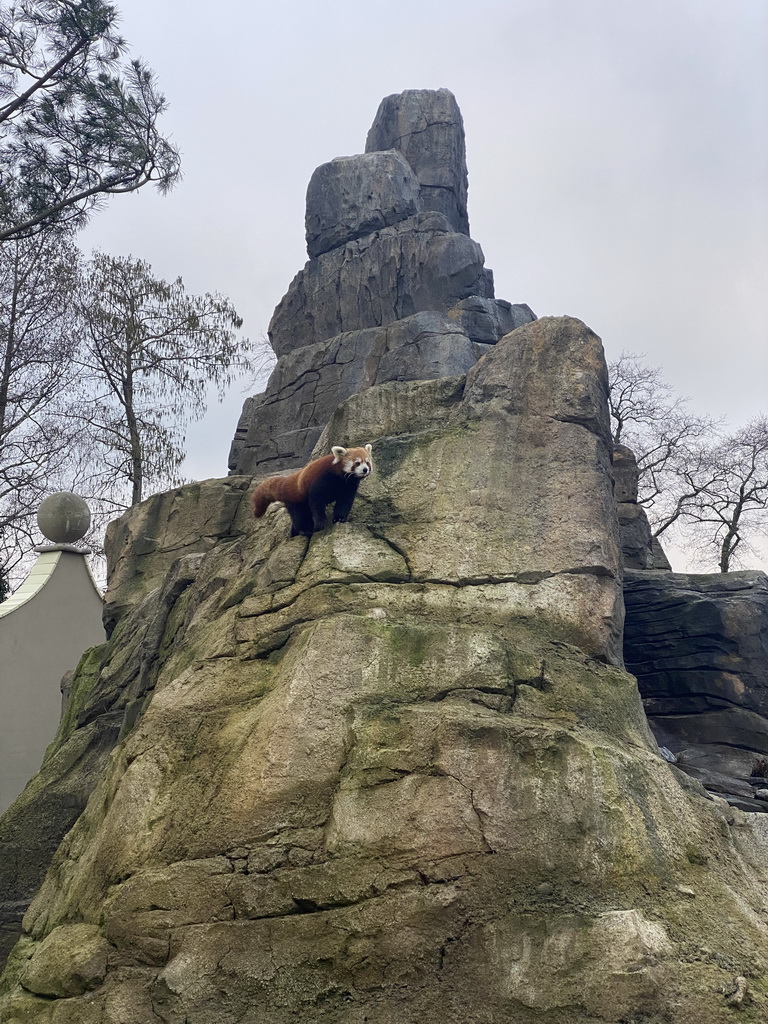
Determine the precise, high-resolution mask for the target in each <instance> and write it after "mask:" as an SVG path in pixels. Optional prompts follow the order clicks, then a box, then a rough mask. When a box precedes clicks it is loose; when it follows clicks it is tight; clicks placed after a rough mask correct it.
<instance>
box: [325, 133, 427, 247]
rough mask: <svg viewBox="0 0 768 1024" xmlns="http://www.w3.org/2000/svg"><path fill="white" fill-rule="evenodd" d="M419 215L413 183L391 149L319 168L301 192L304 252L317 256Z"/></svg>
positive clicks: (400, 158)
mask: <svg viewBox="0 0 768 1024" xmlns="http://www.w3.org/2000/svg"><path fill="white" fill-rule="evenodd" d="M420 212H421V201H420V198H419V182H418V181H417V179H416V177H415V175H414V173H413V171H412V170H411V168H410V166H409V165H408V163H407V161H406V160H405V159H404V157H403V156H402V155H401V154H400V153H398V152H396V151H395V150H391V151H389V152H387V153H365V154H363V155H361V156H342V157H337V158H336V159H335V160H331V161H330V163H327V164H321V165H320V166H319V167H318V168H317V170H316V171H315V172H314V174H313V175H312V177H311V178H310V179H309V186H308V188H307V214H306V229H307V252H308V254H309V255H310V256H320V255H321V254H322V253H324V252H329V251H330V250H331V249H336V248H338V246H340V245H343V244H344V243H345V242H351V241H353V240H354V239H356V238H360V237H362V236H363V235H369V234H371V233H372V232H374V231H378V230H380V229H381V228H386V227H390V225H392V224H397V223H398V222H399V221H402V220H406V219H407V218H408V217H412V216H413V215H414V214H417V213H420Z"/></svg>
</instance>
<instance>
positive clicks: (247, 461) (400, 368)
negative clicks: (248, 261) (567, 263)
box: [229, 89, 535, 473]
mask: <svg viewBox="0 0 768 1024" xmlns="http://www.w3.org/2000/svg"><path fill="white" fill-rule="evenodd" d="M466 183H467V170H466V160H465V154H464V128H463V124H462V121H461V114H460V112H459V109H458V106H457V105H456V100H455V99H454V98H453V96H452V95H451V93H449V92H448V91H447V90H446V89H439V90H435V91H418V90H416V91H410V92H406V93H403V94H402V95H400V96H390V97H388V98H387V99H386V100H384V102H383V103H382V105H381V107H380V109H379V113H378V115H377V118H376V121H375V122H374V126H373V127H372V129H371V131H370V133H369V136H368V145H367V152H366V153H365V154H363V155H361V156H352V157H341V158H338V159H336V160H332V161H330V162H329V163H327V164H323V165H322V166H320V167H318V169H317V170H316V171H315V173H314V174H313V175H312V178H311V180H310V183H309V189H308V191H307V212H306V233H307V250H308V253H309V255H310V257H311V258H310V260H309V262H308V263H307V264H306V265H305V266H304V268H303V270H301V271H300V272H299V273H298V274H297V275H296V277H295V279H294V280H293V282H292V283H291V286H290V288H289V289H288V292H287V294H286V295H285V296H284V298H283V299H282V300H281V302H280V303H279V304H278V306H277V308H276V310H275V313H274V316H273V317H272V321H271V323H270V326H269V339H270V343H271V345H272V347H273V349H274V351H275V353H276V355H277V356H278V363H277V366H276V368H275V371H274V373H273V375H272V377H271V378H270V381H269V383H268V385H267V389H266V391H265V393H264V394H263V395H258V396H256V397H255V398H252V399H249V400H248V401H247V402H246V403H245V405H244V407H243V413H242V415H241V417H240V422H239V423H238V427H237V431H236V434H235V440H234V442H233V445H232V449H231V452H230V459H229V467H230V470H231V471H232V472H234V473H254V472H264V471H267V472H275V471H280V470H283V469H288V468H293V467H295V466H297V465H303V464H304V463H305V462H306V461H307V459H308V457H309V454H310V452H311V451H312V448H313V447H314V444H315V443H316V441H317V438H318V437H319V435H320V432H321V431H322V429H323V427H324V426H325V424H326V423H327V422H328V417H329V415H330V411H332V410H333V409H335V408H336V406H337V405H338V404H339V403H340V402H341V401H343V400H344V399H346V398H347V397H348V396H349V395H350V394H354V393H355V392H356V391H358V390H360V389H361V388H365V387H370V386H371V385H372V384H373V383H379V382H381V381H383V380H417V379H421V380H430V379H436V378H438V377H444V376H451V375H453V374H456V373H465V372H466V370H467V369H468V367H469V365H471V362H472V361H474V360H475V359H477V358H478V357H479V356H480V355H482V353H483V351H484V347H483V346H486V345H489V344H495V343H496V342H497V341H498V340H499V339H500V338H501V337H503V336H504V335H505V334H507V333H509V332H510V331H512V330H514V329H515V328H517V327H519V326H521V325H522V324H525V323H529V322H531V321H533V320H534V319H535V317H534V314H533V313H532V311H531V310H530V309H529V307H528V306H526V305H524V304H517V305H513V304H511V303H509V302H505V301H503V300H497V299H496V298H495V297H494V285H493V275H492V273H491V271H490V270H488V269H487V268H486V267H485V259H484V256H483V252H482V249H481V248H480V246H479V245H478V244H477V243H476V242H474V241H472V239H471V238H469V235H468V230H469V229H468V221H467V215H466V198H467V191H466ZM414 339H418V343H417V347H414Z"/></svg>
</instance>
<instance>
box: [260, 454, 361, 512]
mask: <svg viewBox="0 0 768 1024" xmlns="http://www.w3.org/2000/svg"><path fill="white" fill-rule="evenodd" d="M358 450H359V451H362V449H357V448H349V449H348V451H354V452H357V451H358ZM328 472H331V473H338V474H339V476H342V475H343V470H342V464H341V462H337V463H336V465H335V466H334V464H333V455H323V457H322V458H321V459H313V460H312V462H309V463H307V465H306V466H305V467H304V468H303V469H300V470H299V471H298V472H297V473H291V475H290V476H270V477H267V479H266V480H262V482H261V483H260V484H259V486H258V487H257V488H256V490H255V491H254V492H253V494H252V495H251V505H252V507H253V514H254V515H255V516H256V518H257V519H261V517H262V516H263V515H264V513H265V512H266V511H267V509H268V508H269V506H270V505H271V504H272V502H273V501H282V502H283V503H284V504H286V505H287V504H288V503H289V502H292V503H298V502H300V501H307V500H308V499H309V488H310V487H311V486H312V484H313V483H314V481H315V480H317V479H319V478H320V477H321V476H322V475H323V474H324V473H328Z"/></svg>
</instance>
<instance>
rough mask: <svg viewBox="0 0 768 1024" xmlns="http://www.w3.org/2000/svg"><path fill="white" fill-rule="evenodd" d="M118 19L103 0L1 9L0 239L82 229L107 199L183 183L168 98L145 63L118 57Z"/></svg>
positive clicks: (40, 1) (52, 0) (50, 0)
mask: <svg viewBox="0 0 768 1024" xmlns="http://www.w3.org/2000/svg"><path fill="white" fill-rule="evenodd" d="M118 18H119V16H118V12H117V10H116V8H115V7H114V6H113V5H112V4H110V3H106V2H104V0H19V2H17V3H10V4H3V5H2V7H0V131H1V132H2V135H1V136H0V165H1V166H2V176H1V177H0V241H2V240H4V239H8V238H13V237H18V236H22V235H29V234H31V233H34V232H37V231H39V230H41V229H43V228H45V227H48V226H50V225H52V224H62V223H65V222H66V223H68V224H69V225H70V226H74V227H81V226H82V225H83V224H84V223H85V221H86V220H87V217H88V214H89V213H90V212H91V211H92V210H93V209H94V207H95V206H97V205H98V204H99V203H100V202H103V201H104V199H105V197H106V196H109V195H114V194H117V193H121V192H132V191H135V190H136V189H138V188H141V187H142V186H143V185H146V184H148V183H149V182H154V183H155V185H156V186H157V187H158V188H159V189H160V190H161V191H167V190H168V189H169V188H170V187H171V186H172V185H173V183H174V182H175V181H176V180H177V178H178V176H179V155H178V152H177V150H176V149H175V147H174V146H173V145H171V143H169V142H168V141H167V140H165V139H164V138H163V137H162V136H161V135H160V134H159V132H158V129H157V119H158V117H159V115H160V114H161V113H162V111H163V110H164V109H165V105H166V104H165V98H164V97H163V96H162V95H161V94H160V93H159V92H158V91H157V88H156V85H155V81H154V76H153V74H152V72H151V71H150V69H149V68H147V67H146V66H145V65H144V64H142V63H141V62H140V61H138V60H134V61H132V62H130V63H127V64H125V63H122V62H121V57H122V55H123V53H124V51H125V49H126V43H125V40H124V39H122V38H121V37H120V36H119V35H118V33H117V31H116V27H117V22H118Z"/></svg>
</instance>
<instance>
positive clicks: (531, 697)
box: [0, 318, 768, 1024]
mask: <svg viewBox="0 0 768 1024" xmlns="http://www.w3.org/2000/svg"><path fill="white" fill-rule="evenodd" d="M605 380H606V378H605V366H604V362H603V359H602V352H601V346H600V342H599V339H598V338H597V337H596V336H595V335H594V334H593V333H592V332H591V331H589V330H588V329H587V328H586V327H584V325H583V324H581V323H580V322H579V321H576V320H572V319H569V318H559V319H544V320H540V321H537V322H535V323H533V324H529V325H526V326H524V327H522V328H520V329H519V330H517V331H515V332H513V333H512V334H510V335H508V336H507V337H506V338H505V339H504V340H503V341H502V342H501V344H499V345H496V346H494V347H493V348H492V349H491V350H490V352H488V353H487V354H486V355H485V357H484V358H482V359H481V360H480V361H479V362H478V363H477V364H476V365H474V366H473V367H472V368H471V369H470V371H469V372H468V373H467V374H466V375H460V376H455V377H452V378H444V379H440V380H432V381H404V382H397V381H393V382H386V383H382V384H374V385H372V386H371V387H369V388H367V389H366V390H363V391H360V392H359V393H357V394H355V395H354V396H352V397H351V398H350V399H349V400H348V401H347V402H346V403H344V404H343V405H342V406H341V407H340V408H339V409H337V410H336V411H335V412H334V413H333V415H332V417H331V420H330V422H329V424H328V427H327V431H326V433H325V435H324V437H323V438H321V441H320V448H324V447H326V446H327V444H328V443H329V439H330V438H331V436H333V437H337V436H342V435H343V436H345V437H350V438H355V439H357V440H363V439H365V440H370V441H372V442H373V444H374V460H375V472H374V475H373V476H372V478H370V479H369V480H366V482H365V484H364V485H363V487H361V491H360V494H359V497H358V499H357V502H356V504H355V507H354V509H353V514H352V521H351V522H349V523H347V524H338V525H336V526H334V527H331V528H330V529H329V530H327V531H324V532H322V533H319V534H317V535H316V536H314V537H313V538H312V540H311V541H309V542H307V540H306V539H305V538H303V537H294V538H290V539H289V537H288V522H287V515H286V513H285V511H284V510H282V509H280V508H274V509H272V510H270V511H269V512H268V514H267V516H266V517H265V519H264V520H261V521H259V523H251V524H250V525H249V526H247V525H246V521H245V520H244V519H242V518H241V516H242V515H243V511H242V506H243V504H244V503H243V502H242V497H243V481H242V480H240V479H237V478H230V479H229V480H228V481H218V482H212V483H211V484H210V485H208V486H209V487H210V492H209V493H210V498H211V503H212V504H214V505H216V506H217V508H218V509H219V510H222V509H225V508H227V509H237V511H236V512H235V514H234V515H232V516H231V517H230V523H231V527H230V529H229V531H228V532H227V533H225V534H224V535H218V536H217V537H216V542H215V543H213V542H212V541H213V539H214V531H213V529H212V528H211V526H210V525H208V524H211V523H223V521H224V520H225V519H226V518H227V516H226V514H223V513H222V512H221V511H216V512H214V511H212V512H211V515H210V516H208V517H206V516H205V511H206V510H205V508H204V502H203V501H202V500H201V499H202V495H201V494H200V493H199V491H197V490H193V491H191V492H190V500H191V508H192V510H197V512H196V513H195V514H196V515H197V516H198V519H200V524H199V528H198V529H197V533H198V538H197V540H198V545H199V546H197V547H195V546H194V545H195V532H196V531H195V528H194V525H193V523H194V518H195V515H193V514H189V515H186V516H185V515H184V514H183V510H184V509H185V507H186V504H187V502H186V493H187V492H186V490H185V489H181V490H180V491H176V492H173V494H172V495H171V496H157V497H155V498H150V499H149V500H148V501H147V502H145V503H144V504H143V505H142V506H139V507H138V508H137V509H135V510H133V511H132V512H131V513H129V514H128V515H127V516H126V517H124V518H123V520H121V521H120V523H119V524H118V526H117V527H116V528H115V529H114V530H113V531H112V532H111V534H110V552H109V556H110V563H111V566H112V576H111V578H112V581H113V582H112V593H111V594H110V597H109V606H110V609H111V616H112V623H113V632H112V637H111V640H110V642H109V645H108V646H107V649H106V650H105V652H104V653H103V655H102V660H103V663H104V664H105V665H110V664H111V665H113V666H115V667H116V666H118V665H119V664H121V663H126V662H128V661H130V660H131V659H132V658H134V659H135V660H134V662H133V668H132V669H131V670H130V671H127V670H126V676H125V677H124V685H125V686H126V687H130V686H132V685H134V684H133V682H132V680H139V679H140V678H142V672H143V671H146V670H147V668H148V666H145V668H144V669H143V668H142V664H143V663H142V660H141V658H140V657H138V656H137V653H135V654H134V653H132V652H137V651H138V649H140V647H141V640H140V634H141V629H142V625H141V624H142V622H144V621H145V620H147V619H149V620H150V622H151V621H153V620H154V617H155V614H156V613H157V612H158V608H159V606H158V600H159V598H160V595H163V596H162V600H161V601H160V604H161V605H162V608H163V613H162V614H163V622H164V624H163V625H162V626H158V627H157V629H156V631H155V634H154V635H160V640H159V643H157V645H156V648H155V651H156V653H155V654H154V656H153V657H152V658H151V679H150V678H149V677H147V676H144V677H143V678H145V679H147V680H148V684H147V689H146V692H145V693H144V696H143V697H142V701H141V706H140V707H136V709H135V710H136V713H135V714H134V715H133V717H132V718H130V720H125V722H124V726H123V728H122V735H121V737H120V741H119V744H118V745H117V747H116V748H115V750H114V753H113V756H112V757H111V759H110V760H109V762H108V763H107V764H106V765H105V767H104V769H103V772H102V774H101V778H100V780H99V782H98V784H97V786H96V788H95V789H94V791H93V792H92V794H91V796H90V799H89V800H88V804H87V807H86V808H85V810H84V812H83V813H82V814H81V815H80V816H79V818H78V820H77V822H76V823H75V825H74V827H73V828H72V829H71V830H70V832H69V833H68V834H67V836H66V837H65V839H64V841H63V843H62V845H61V847H60V848H59V850H58V851H57V853H56V855H55V856H54V858H53V862H52V864H51V867H50V870H49V872H48V875H47V877H46V879H45V881H44V883H43V885H42V888H41V890H40V892H39V893H38V895H37V897H36V898H35V900H34V901H33V903H32V905H31V906H30V909H29V911H28V913H27V915H26V918H25V922H24V928H25V934H24V937H23V938H22V940H21V942H20V943H19V944H18V945H17V947H16V948H15V950H14V952H13V954H12V957H11V959H10V961H9V965H8V968H7V970H6V974H5V977H4V982H3V985H4V988H3V991H4V993H5V995H4V997H3V998H4V1002H3V1010H2V1013H0V1019H2V1020H3V1021H4V1022H6V1021H7V1022H8V1024H10V1022H11V1021H36V1022H38V1024H64V1022H67V1021H69V1022H74V1021H77V1022H78V1024H114V1022H116V1021H137V1022H138V1021H142V1022H144V1021H150V1020H159V1021H164V1022H165V1024H182V1022H184V1021H187V1022H194V1024H235V1022H240V1024H256V1022H257V1021H259V1022H261V1021H263V1022H268V1024H288V1022H289V1021H292V1020H295V1019H297V1018H299V1017H300V1018H301V1019H302V1021H305V1022H306V1024H320V1022H321V1021H322V1024H349V1022H360V1024H362V1022H363V1021H368V1022H369V1024H385V1022H386V1024H406V1022H408V1021H413V1020H418V1021H419V1022H420V1024H438V1022H441V1024H442V1022H445V1021H449V1022H452V1024H453V1022H455V1024H458V1022H463V1021H466V1020H473V1021H479V1022H484V1024H509V1022H510V1021H519V1022H520V1024H522V1022H529V1021H531V1020H533V1019H536V1020H539V1021H542V1022H546V1024H594V1022H596V1021H604V1022H619V1021H628V1020H632V1019H635V1020H638V1019H642V1018H645V1019H646V1020H649V1021H651V1020H659V1021H660V1020H666V1021H668V1022H669V1024H682V1022H683V1021H685V1022H688V1021H691V1020H695V1021H697V1022H699V1024H724V1022H726V1021H729V1020H730V1019H731V1016H732V1013H733V1009H732V1007H731V1006H730V1005H729V1004H728V1001H727V1000H728V998H730V996H731V993H732V992H733V993H736V994H739V993H740V998H741V1002H742V1003H745V1000H746V1001H747V1002H748V1001H749V1000H752V1004H751V1006H746V1003H745V1006H746V1009H745V1020H748V1019H750V1018H749V1016H747V1015H746V1014H751V1015H753V1019H754V1020H758V1019H759V1017H755V1016H754V1014H762V1015H763V1016H764V1015H765V1011H766V1004H767V1000H766V993H765V987H764V982H763V977H764V975H765V972H766V971H768V928H766V925H765V923H764V921H765V918H766V914H767V913H768V899H767V898H766V896H765V888H764V885H763V884H762V882H763V874H764V868H762V867H758V866H757V865H758V864H759V863H760V861H761V858H764V856H765V849H766V844H765V843H764V841H763V838H762V834H761V833H760V831H759V829H757V827H756V826H754V825H748V824H744V822H743V820H742V818H740V817H739V816H738V812H736V811H734V810H732V809H729V808H728V807H727V805H726V804H724V803H723V802H718V801H714V800H711V799H707V798H706V796H705V794H704V791H703V789H701V787H700V786H699V785H698V784H697V783H696V782H694V781H693V780H691V779H690V778H688V777H687V776H685V775H684V774H683V773H681V772H678V771H677V770H676V769H675V768H674V767H671V766H670V765H668V764H667V763H666V762H665V761H664V760H663V759H662V758H661V757H659V756H658V753H657V751H656V747H655V744H654V742H653V740H652V738H651V736H650V734H649V731H648V728H647V724H646V721H645V717H644V715H643V712H642V707H641V704H640V699H639V696H638V693H637V689H636V686H635V681H634V679H633V678H632V677H631V676H630V675H628V674H627V673H626V672H624V671H623V669H622V667H621V664H620V652H619V647H618V644H619V640H620V633H621V621H622V603H621V581H620V554H619V542H618V527H617V521H616V514H615V505H614V503H613V496H612V487H613V485H612V479H611V474H610V456H609V452H610V445H609V436H608V422H607V409H606V403H605ZM174 509H176V514H174ZM182 521H185V522H186V523H187V526H185V527H183V526H182ZM564 523H567V529H563V524H564ZM188 529H189V532H187V531H188ZM201 534H205V537H204V538H203V540H202V542H201V541H200V536H199V535H201ZM187 539H188V540H189V541H190V542H191V543H192V547H189V546H185V541H186V540H187ZM153 545H154V548H155V549H156V552H157V557H156V558H155V557H154V555H153V551H152V547H153ZM137 547H138V548H139V550H138V551H137ZM174 550H175V552H176V559H175V560H174ZM180 580H184V581H188V582H186V583H185V585H184V586H181V584H180V583H179V582H178V581H180ZM150 608H151V609H154V610H155V611H154V612H152V613H151V614H148V609H150ZM134 645H136V646H134ZM114 670H115V669H113V671H114ZM75 685H77V683H76V684H75ZM136 685H138V683H137V684H136ZM98 686H99V679H98V678H97V679H96V680H94V682H93V684H92V686H91V687H90V689H89V693H90V694H92V695H93V697H92V698H89V699H92V700H93V699H95V697H96V694H97V693H99V690H98ZM83 706H84V707H86V706H88V700H86V701H85V703H84V705H83ZM126 710H127V706H126ZM76 733H77V729H76V730H75V732H74V733H73V735H76ZM751 817H752V820H753V821H754V820H755V819H757V818H759V817H761V816H751ZM713 936H715V938H713ZM737 978H738V979H739V981H738V984H737V983H736V981H735V979H737ZM671 993H672V994H673V996H674V998H672V997H671V995H670V994H671Z"/></svg>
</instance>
